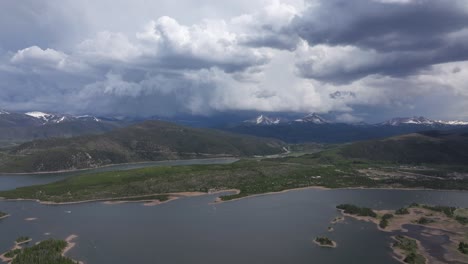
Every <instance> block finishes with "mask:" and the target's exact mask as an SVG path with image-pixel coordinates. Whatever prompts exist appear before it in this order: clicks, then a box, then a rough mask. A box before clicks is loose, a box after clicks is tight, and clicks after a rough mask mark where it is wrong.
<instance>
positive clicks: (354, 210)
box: [336, 204, 377, 218]
mask: <svg viewBox="0 0 468 264" xmlns="http://www.w3.org/2000/svg"><path fill="white" fill-rule="evenodd" d="M336 208H338V209H340V210H342V212H343V213H345V214H349V215H356V216H370V217H374V218H375V217H377V214H376V213H375V212H374V211H373V210H372V209H370V208H367V207H358V206H356V205H353V204H340V205H338V206H337V207H336Z"/></svg>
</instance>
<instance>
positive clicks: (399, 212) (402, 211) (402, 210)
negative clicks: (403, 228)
mask: <svg viewBox="0 0 468 264" xmlns="http://www.w3.org/2000/svg"><path fill="white" fill-rule="evenodd" d="M395 214H396V215H406V214H409V211H408V208H406V207H403V208H400V209H398V210H396V211H395Z"/></svg>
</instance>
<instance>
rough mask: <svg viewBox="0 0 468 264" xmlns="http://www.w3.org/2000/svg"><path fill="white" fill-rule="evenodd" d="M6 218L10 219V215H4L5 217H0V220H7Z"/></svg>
mask: <svg viewBox="0 0 468 264" xmlns="http://www.w3.org/2000/svg"><path fill="white" fill-rule="evenodd" d="M8 217H10V215H9V214H6V215H4V216H2V217H0V220H2V219H5V218H8Z"/></svg>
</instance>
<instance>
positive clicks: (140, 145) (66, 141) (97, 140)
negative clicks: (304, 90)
mask: <svg viewBox="0 0 468 264" xmlns="http://www.w3.org/2000/svg"><path fill="white" fill-rule="evenodd" d="M283 147H284V144H283V143H282V142H281V141H279V140H274V139H262V138H256V137H252V136H243V135H235V134H231V133H226V132H222V131H217V130H211V129H199V128H191V127H184V126H179V125H175V124H172V123H167V122H161V121H148V122H144V123H142V124H138V125H134V126H130V127H127V128H122V129H117V130H114V131H112V132H108V133H105V134H101V135H89V136H81V137H75V138H52V139H44V140H35V141H31V142H27V143H24V144H22V145H20V146H18V147H15V148H13V149H11V150H9V151H8V152H7V153H3V154H0V171H1V172H36V171H58V170H70V169H84V168H93V167H99V166H103V165H108V164H118V163H128V162H141V161H155V160H169V159H190V158H204V157H206V158H209V157H222V156H238V157H242V156H253V155H269V154H277V153H281V152H283V151H284V150H283Z"/></svg>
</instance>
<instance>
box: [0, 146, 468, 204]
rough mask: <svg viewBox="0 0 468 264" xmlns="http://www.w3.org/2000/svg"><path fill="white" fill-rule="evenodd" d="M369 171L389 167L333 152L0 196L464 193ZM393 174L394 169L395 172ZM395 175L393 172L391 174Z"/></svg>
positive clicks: (440, 183)
mask: <svg viewBox="0 0 468 264" xmlns="http://www.w3.org/2000/svg"><path fill="white" fill-rule="evenodd" d="M369 167H372V168H375V169H374V170H373V171H377V170H389V168H391V165H389V164H379V163H367V162H365V161H360V162H357V161H355V160H347V159H343V158H341V156H339V155H338V154H337V152H336V150H327V151H325V152H322V153H315V154H309V155H303V156H300V157H283V158H271V159H263V160H257V159H244V160H240V161H238V162H235V163H233V164H223V165H221V164H212V165H190V166H174V167H150V168H143V169H135V170H128V171H114V172H101V173H91V174H81V175H78V176H75V177H72V178H69V179H66V180H64V181H60V182H55V183H51V184H47V185H40V186H30V187H25V188H19V189H16V190H11V191H3V192H0V197H5V198H8V199H15V198H26V199H39V200H41V201H52V202H74V201H83V200H93V199H118V198H122V197H132V196H137V197H141V196H145V195H155V194H167V193H175V192H187V191H198V192H207V191H208V190H210V189H216V190H222V189H239V190H240V191H241V192H240V193H239V194H236V195H229V196H224V197H222V199H223V200H225V201H226V200H231V199H236V198H242V197H245V196H249V195H254V194H260V193H267V192H278V191H283V190H287V189H293V188H302V187H308V186H323V187H327V188H345V187H365V188H372V187H390V186H398V187H408V188H412V187H426V188H434V189H468V179H465V180H445V179H433V178H430V179H424V180H420V179H415V178H414V175H413V176H412V177H410V178H405V177H383V178H382V179H376V177H371V176H368V175H365V174H364V173H362V172H361V170H362V169H364V168H365V169H367V168H369ZM395 170H397V169H395ZM395 173H397V172H395Z"/></svg>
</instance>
